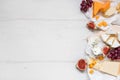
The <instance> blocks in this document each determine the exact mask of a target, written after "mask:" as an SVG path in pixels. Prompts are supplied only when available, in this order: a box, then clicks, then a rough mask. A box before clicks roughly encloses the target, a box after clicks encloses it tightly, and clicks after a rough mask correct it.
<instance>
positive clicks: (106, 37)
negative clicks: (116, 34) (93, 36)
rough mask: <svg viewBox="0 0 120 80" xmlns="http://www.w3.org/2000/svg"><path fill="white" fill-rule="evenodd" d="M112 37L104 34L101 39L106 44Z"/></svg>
mask: <svg viewBox="0 0 120 80" xmlns="http://www.w3.org/2000/svg"><path fill="white" fill-rule="evenodd" d="M109 37H110V35H108V34H102V35H101V38H102V40H103V41H104V42H105V41H107V39H108V38H109Z"/></svg>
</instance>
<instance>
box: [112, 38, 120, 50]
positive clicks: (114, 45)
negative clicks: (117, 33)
mask: <svg viewBox="0 0 120 80" xmlns="http://www.w3.org/2000/svg"><path fill="white" fill-rule="evenodd" d="M119 46H120V43H119V42H118V40H117V39H115V40H114V42H113V44H112V46H111V47H113V48H116V47H119Z"/></svg>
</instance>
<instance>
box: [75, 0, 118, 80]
mask: <svg viewBox="0 0 120 80" xmlns="http://www.w3.org/2000/svg"><path fill="white" fill-rule="evenodd" d="M81 11H82V12H83V13H84V14H85V15H86V17H87V18H88V19H89V20H90V21H89V22H88V23H87V27H88V28H89V29H92V30H96V32H95V34H93V35H90V36H89V37H87V45H86V49H85V53H86V59H80V60H79V61H78V63H77V65H76V67H77V69H79V70H80V71H82V72H84V71H85V70H87V74H88V76H89V78H90V80H120V25H119V26H117V25H113V24H112V23H113V22H115V21H116V20H117V19H118V20H119V18H117V17H118V16H120V14H119V13H120V1H116V0H83V1H82V3H81ZM119 21H120V20H119ZM118 23H119V22H118ZM119 24H120V23H119ZM97 30H98V31H99V32H97Z"/></svg>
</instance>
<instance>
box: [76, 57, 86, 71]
mask: <svg viewBox="0 0 120 80" xmlns="http://www.w3.org/2000/svg"><path fill="white" fill-rule="evenodd" d="M86 66H87V63H86V61H85V60H84V59H80V60H79V61H78V63H77V66H76V67H77V68H78V70H81V71H84V70H85V69H86Z"/></svg>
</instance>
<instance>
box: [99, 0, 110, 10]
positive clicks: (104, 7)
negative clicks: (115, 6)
mask: <svg viewBox="0 0 120 80" xmlns="http://www.w3.org/2000/svg"><path fill="white" fill-rule="evenodd" d="M109 8H110V0H108V1H106V2H105V4H104V5H103V7H102V9H101V11H102V12H105V11H107V10H108V9H109Z"/></svg>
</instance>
